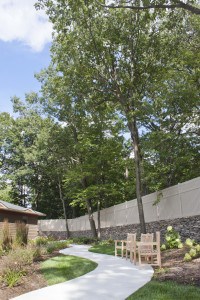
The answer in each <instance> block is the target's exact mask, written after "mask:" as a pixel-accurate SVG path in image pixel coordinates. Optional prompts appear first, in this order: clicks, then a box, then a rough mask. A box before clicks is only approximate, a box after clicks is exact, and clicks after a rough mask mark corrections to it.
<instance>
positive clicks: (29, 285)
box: [0, 251, 59, 300]
mask: <svg viewBox="0 0 200 300" xmlns="http://www.w3.org/2000/svg"><path fill="white" fill-rule="evenodd" d="M58 255H59V253H58V251H55V252H54V253H52V254H46V255H42V256H41V258H40V260H38V261H36V262H33V263H32V264H31V265H30V266H28V267H27V268H26V272H27V273H26V275H25V276H23V277H22V278H21V281H20V282H19V283H18V284H17V285H16V286H14V287H8V286H6V285H5V284H3V283H0V299H4V300H9V299H11V298H13V297H17V296H19V295H22V294H25V293H28V292H31V291H34V290H37V289H40V288H43V287H45V286H47V282H46V280H45V279H44V276H43V275H42V274H41V271H40V264H41V262H42V261H44V260H46V259H49V258H51V257H54V256H58ZM3 260H4V257H1V258H0V268H1V265H2V264H3Z"/></svg>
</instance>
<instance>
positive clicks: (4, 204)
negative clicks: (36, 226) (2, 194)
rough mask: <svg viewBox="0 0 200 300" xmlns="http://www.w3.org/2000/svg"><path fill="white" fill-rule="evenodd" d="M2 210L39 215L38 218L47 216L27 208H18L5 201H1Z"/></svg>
mask: <svg viewBox="0 0 200 300" xmlns="http://www.w3.org/2000/svg"><path fill="white" fill-rule="evenodd" d="M0 210H6V211H13V212H20V213H24V214H31V215H37V216H38V217H43V216H46V215H45V214H43V213H41V212H39V211H36V210H33V209H31V208H25V207H22V206H18V205H15V204H12V203H9V202H5V201H3V200H0Z"/></svg>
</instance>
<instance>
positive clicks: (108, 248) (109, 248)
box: [89, 243, 115, 255]
mask: <svg viewBox="0 0 200 300" xmlns="http://www.w3.org/2000/svg"><path fill="white" fill-rule="evenodd" d="M89 251H90V252H95V253H101V254H108V255H115V245H114V244H101V243H100V244H96V245H94V246H92V247H91V248H90V249H89Z"/></svg>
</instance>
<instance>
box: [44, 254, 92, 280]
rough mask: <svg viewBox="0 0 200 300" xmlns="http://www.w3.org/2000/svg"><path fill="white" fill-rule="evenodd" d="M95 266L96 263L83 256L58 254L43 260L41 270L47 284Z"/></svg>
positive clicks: (71, 277)
mask: <svg viewBox="0 0 200 300" xmlns="http://www.w3.org/2000/svg"><path fill="white" fill-rule="evenodd" d="M96 267H97V263H95V262H93V261H91V260H88V259H85V258H81V257H77V256H67V255H59V256H56V257H53V258H51V259H48V260H46V261H44V262H43V263H42V264H41V272H42V274H43V275H44V277H45V279H46V281H47V283H48V285H53V284H56V283H60V282H64V281H68V280H70V279H74V278H76V277H79V276H82V275H84V274H86V273H88V272H91V271H92V270H94V269H95V268H96Z"/></svg>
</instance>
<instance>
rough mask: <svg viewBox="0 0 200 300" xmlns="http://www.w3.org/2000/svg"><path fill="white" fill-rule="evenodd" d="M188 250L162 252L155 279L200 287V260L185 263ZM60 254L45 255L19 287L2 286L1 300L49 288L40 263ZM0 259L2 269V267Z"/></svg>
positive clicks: (0, 286)
mask: <svg viewBox="0 0 200 300" xmlns="http://www.w3.org/2000/svg"><path fill="white" fill-rule="evenodd" d="M186 252H187V249H173V250H167V251H164V252H162V269H161V270H160V271H159V272H158V269H157V268H155V274H154V278H155V279H156V280H159V281H164V280H172V281H173V282H177V283H181V284H192V285H195V286H199V287H200V258H197V259H194V260H193V261H191V262H184V261H183V257H184V255H185V253H186ZM58 255H59V253H58V252H54V253H53V254H51V255H48V256H47V255H45V256H43V257H42V258H41V260H40V261H37V262H34V263H33V264H32V265H31V266H30V267H29V268H28V271H27V275H26V276H24V277H23V278H22V280H21V282H20V284H18V285H17V286H15V287H13V288H8V287H6V286H3V285H0V299H2V300H9V299H11V298H13V297H16V296H19V295H21V294H24V293H28V292H30V291H33V290H36V289H39V288H43V287H45V286H47V283H46V281H45V279H44V278H43V276H42V274H41V272H40V263H41V261H44V260H46V259H49V258H51V257H54V256H58ZM1 260H2V258H0V267H1Z"/></svg>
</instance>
